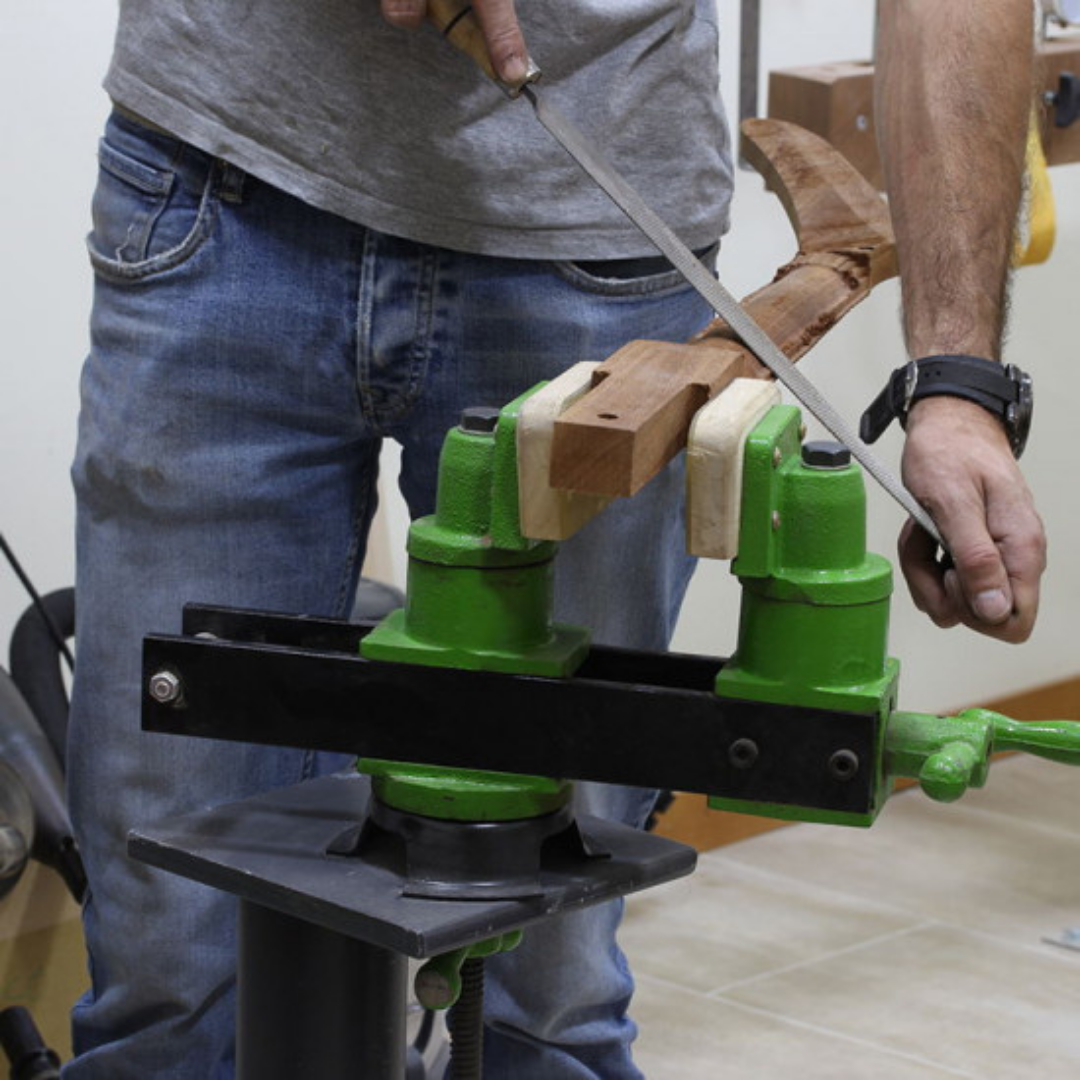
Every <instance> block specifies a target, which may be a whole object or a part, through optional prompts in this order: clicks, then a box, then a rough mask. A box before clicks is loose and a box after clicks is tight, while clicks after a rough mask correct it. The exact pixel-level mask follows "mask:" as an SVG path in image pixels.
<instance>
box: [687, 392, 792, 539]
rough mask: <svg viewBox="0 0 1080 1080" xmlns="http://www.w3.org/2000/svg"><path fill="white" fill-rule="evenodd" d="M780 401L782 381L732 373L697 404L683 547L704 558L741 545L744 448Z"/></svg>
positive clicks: (689, 453)
mask: <svg viewBox="0 0 1080 1080" xmlns="http://www.w3.org/2000/svg"><path fill="white" fill-rule="evenodd" d="M779 402H780V387H779V386H778V385H777V384H776V383H775V382H771V381H769V382H767V381H764V380H762V379H736V380H735V381H734V382H733V383H731V385H730V386H728V387H727V388H726V389H725V390H724V391H723V392H722V393H720V394H718V395H717V396H716V397H715V398H713V400H712V401H710V402H709V403H708V405H706V406H705V407H704V408H703V409H701V410H700V411H699V412H698V414H697V416H695V417H694V422H693V424H692V425H691V427H690V438H689V441H688V442H687V449H686V487H687V493H686V494H687V497H686V549H687V551H689V552H690V554H691V555H698V556H700V557H702V558H706V559H733V558H734V557H735V556H736V555H737V554H738V551H739V520H740V509H741V506H742V477H743V449H744V447H745V445H746V437H747V435H749V434H750V432H751V431H752V430H753V429H754V427H755V426H756V425H757V423H758V422H759V421H760V420H761V418H762V417H763V416H764V415H765V413H766V412H768V411H769V409H771V408H772V407H773V405H776V404H779Z"/></svg>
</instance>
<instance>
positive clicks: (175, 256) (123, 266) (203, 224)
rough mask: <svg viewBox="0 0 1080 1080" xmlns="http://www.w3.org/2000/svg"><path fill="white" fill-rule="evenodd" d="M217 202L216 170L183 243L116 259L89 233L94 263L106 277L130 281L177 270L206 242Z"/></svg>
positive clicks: (91, 255)
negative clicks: (130, 259) (144, 256)
mask: <svg viewBox="0 0 1080 1080" xmlns="http://www.w3.org/2000/svg"><path fill="white" fill-rule="evenodd" d="M216 203H217V200H216V198H215V179H214V175H213V173H211V174H210V175H209V176H208V177H207V180H206V184H205V186H204V188H203V193H202V198H201V200H200V202H199V209H198V211H197V212H196V215H195V223H194V224H193V225H192V227H191V230H190V231H189V232H188V234H187V236H185V237H184V239H183V240H182V241H181V242H180V243H179V244H177V245H175V246H174V247H171V248H169V249H168V250H167V251H162V252H159V253H158V254H157V255H153V256H151V257H150V258H148V259H140V260H138V261H133V262H125V261H124V260H123V259H112V258H109V256H107V255H103V254H102V253H101V252H100V251H98V250H97V249H96V248H95V247H94V245H93V243H92V237H87V241H86V248H87V251H88V253H89V255H90V264H91V266H92V267H93V269H94V271H95V272H96V273H98V274H100V275H101V276H102V277H104V278H108V279H112V280H114V281H126V282H134V281H143V280H145V279H147V278H150V277H155V276H157V275H159V274H162V273H165V272H166V271H168V270H173V269H175V268H176V267H178V266H180V265H182V264H183V263H185V262H187V260H188V259H190V258H191V257H192V255H194V254H195V252H196V251H198V249H199V248H200V247H202V244H203V242H204V241H205V240H206V238H207V237H208V236H209V235H210V233H211V231H212V228H213V224H214V220H215V218H216V212H217V205H216Z"/></svg>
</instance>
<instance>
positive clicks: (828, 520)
mask: <svg viewBox="0 0 1080 1080" xmlns="http://www.w3.org/2000/svg"><path fill="white" fill-rule="evenodd" d="M802 430H803V429H802V421H801V415H800V413H799V410H798V409H796V408H793V407H791V406H784V405H779V406H775V407H773V408H772V409H771V410H770V411H769V412H768V413H767V414H766V416H765V417H764V418H763V419H762V421H761V422H760V423H759V424H758V425H757V427H756V428H755V429H754V430H753V431H752V432H751V434H750V435H749V437H748V439H747V442H746V447H745V457H744V464H743V493H742V511H741V519H740V535H739V554H738V557H737V558H736V559H735V561H734V563H733V564H732V572H733V573H734V574H735V575H736V576H737V577H738V578H739V581H740V583H741V585H742V602H741V610H740V617H739V634H738V643H737V648H736V651H735V653H734V655H733V656H732V657H731V659H730V660H729V661H728V662H727V663H726V664H725V665H724V666H723V668H722V669H721V670H720V673H719V675H718V676H717V680H716V693H717V694H718V695H719V696H720V697H724V698H731V699H738V700H741V701H760V702H767V703H773V704H782V705H803V706H813V707H817V708H821V709H827V710H830V711H834V712H844V713H856V714H862V715H865V716H867V717H868V718H870V721H869V722H871V723H872V724H873V725H874V732H875V736H874V738H875V744H876V748H877V752H876V753H875V754H874V756H873V761H859V762H858V764H857V766H852V767H853V768H855V767H857V768H858V769H863V770H865V769H872V770H873V773H874V775H873V776H872V777H871V778H870V781H871V783H872V787H873V791H874V796H873V798H872V800H871V805H870V807H869V809H868V810H867V811H866V812H865V813H855V812H836V811H827V810H820V809H817V808H813V807H804V806H795V805H783V804H763V803H757V802H752V801H747V800H741V799H727V798H710V800H709V805H710V806H711V807H712V808H713V809H720V810H733V811H737V812H740V813H753V814H764V815H766V816H773V817H779V818H785V819H791V820H803V821H820V822H827V823H832V824H844V825H870V824H872V822H873V820H874V818H875V817H876V815H877V813H878V811H879V810H880V808H881V806H882V805H883V804H884V802H885V799H886V798H887V794H888V791H887V787H888V785H887V778H886V777H885V775H884V773H883V765H882V762H883V759H884V733H885V729H886V722H887V719H888V717H889V715H890V713H891V712H892V710H893V708H894V707H895V704H896V694H897V681H898V677H899V664H898V663H897V661H896V660H894V659H891V658H889V657H888V655H887V651H886V650H887V646H888V627H889V600H890V597H891V595H892V568H891V567H890V565H889V563H888V561H887V560H886V559H884V558H883V557H881V556H880V555H875V554H873V553H870V552H867V550H866V491H865V485H864V483H863V477H862V472H861V470H860V469H859V468H858V467H857V466H856V465H854V464H853V463H852V462H851V460H850V453H849V451H847V450H846V449H845V448H844V447H842V446H840V445H839V444H837V443H806V444H805V445H804V444H803V443H802ZM833 766H834V771H835V763H833ZM806 767H807V769H811V770H813V769H821V770H822V774H823V776H828V774H829V763H828V762H811V761H808V762H806ZM865 779H866V778H864V781H865Z"/></svg>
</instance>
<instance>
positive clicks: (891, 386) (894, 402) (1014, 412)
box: [859, 355, 1032, 457]
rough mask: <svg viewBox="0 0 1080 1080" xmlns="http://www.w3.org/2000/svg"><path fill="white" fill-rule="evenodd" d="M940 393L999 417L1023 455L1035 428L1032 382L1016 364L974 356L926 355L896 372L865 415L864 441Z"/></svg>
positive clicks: (861, 432) (1017, 451)
mask: <svg viewBox="0 0 1080 1080" xmlns="http://www.w3.org/2000/svg"><path fill="white" fill-rule="evenodd" d="M942 394H944V395H947V396H949V397H958V398H964V399H965V400H967V401H973V402H974V403H975V404H977V405H980V406H982V408H984V409H986V410H987V412H990V413H992V414H993V415H994V416H996V417H998V419H999V420H1001V422H1002V423H1003V424H1004V425H1005V430H1006V432H1007V434H1008V436H1009V442H1010V445H1011V446H1012V449H1013V453H1014V454H1015V455H1016V456H1017V457H1019V456H1020V454H1021V452H1022V451H1023V449H1024V444H1025V443H1026V441H1027V435H1028V431H1029V429H1030V426H1031V409H1032V392H1031V379H1030V377H1029V376H1027V375H1025V374H1024V372H1022V371H1021V370H1020V369H1019V368H1018V367H1016V365H1015V364H1008V365H1005V364H999V363H996V362H995V361H993V360H984V359H982V358H981V357H976V356H961V355H945V356H927V357H924V358H923V359H921V360H912V361H911V362H910V363H908V364H905V365H904V366H903V367H900V368H897V369H896V371H894V372H893V373H892V375H891V377H890V378H889V381H888V383H887V384H886V386H885V388H884V389H883V390H882V391H881V393H880V394H878V396H877V397H876V398H875V399H874V400H873V401H872V402H871V403H870V406H869V408H868V409H867V410H866V412H864V413H863V415H862V419H861V420H860V423H859V435H860V437H861V438H862V440H863V441H864V442H867V443H872V442H875V441H876V440H877V439H878V438H879V437H880V436H881V434H882V432H884V431H885V429H886V428H887V427H888V426H889V424H891V423H892V421H893V420H894V419H896V420H899V421H900V424H901V426H903V425H904V424H905V423H906V421H907V414H908V410H909V409H910V408H911V406H912V405H914V404H915V402H916V401H920V400H922V398H925V397H934V396H937V395H942Z"/></svg>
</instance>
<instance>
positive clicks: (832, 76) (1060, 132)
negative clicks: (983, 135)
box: [768, 34, 1080, 190]
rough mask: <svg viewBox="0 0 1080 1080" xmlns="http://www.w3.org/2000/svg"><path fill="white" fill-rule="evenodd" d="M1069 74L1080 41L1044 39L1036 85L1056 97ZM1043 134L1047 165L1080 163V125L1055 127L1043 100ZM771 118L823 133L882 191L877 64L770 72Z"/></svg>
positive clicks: (1077, 67) (1077, 68) (1078, 59)
mask: <svg viewBox="0 0 1080 1080" xmlns="http://www.w3.org/2000/svg"><path fill="white" fill-rule="evenodd" d="M1063 72H1072V73H1073V74H1080V37H1078V36H1077V35H1075V34H1070V35H1065V36H1063V37H1060V38H1056V39H1051V40H1049V41H1044V42H1041V43H1039V44H1038V45H1037V46H1036V50H1035V79H1036V85H1037V87H1038V88H1039V90H1040V91H1042V92H1043V93H1056V92H1057V89H1058V81H1059V79H1060V77H1061V74H1062V73H1063ZM1037 105H1038V106H1039V112H1040V117H1039V118H1040V134H1041V136H1042V141H1043V150H1044V152H1045V154H1046V160H1047V163H1048V164H1050V165H1065V164H1068V163H1070V162H1074V161H1080V123H1074V124H1072V125H1070V126H1069V127H1057V126H1056V125H1055V124H1054V107H1053V105H1052V104H1049V103H1047V102H1046V101H1045V100H1041V99H1040V100H1038V101H1037ZM768 111H769V116H770V117H771V118H773V119H776V120H783V121H786V122H788V123H792V124H797V125H799V126H800V127H803V128H806V129H807V130H808V131H813V132H815V133H816V134H817V135H820V136H821V137H822V138H823V139H825V140H826V141H827V142H828V143H830V144H831V145H832V146H834V147H835V148H836V149H837V150H838V151H839V152H840V153H841V154H843V155H844V157H845V158H847V159H848V160H849V161H850V162H851V163H852V164H853V165H854V166H855V168H857V169H858V170H859V172H860V173H862V175H863V176H865V177H866V179H867V180H868V181H869V182H870V184H871V185H872V186H873V187H874V188H876V189H878V190H881V189H882V188H883V187H884V177H883V175H882V170H881V161H880V159H879V157H878V149H877V134H876V131H875V128H874V65H873V64H872V63H870V62H869V61H857V60H852V61H846V60H843V61H836V62H833V63H828V64H815V65H810V66H806V67H794V68H784V69H782V70H780V71H773V72H770V73H769V105H768Z"/></svg>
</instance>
